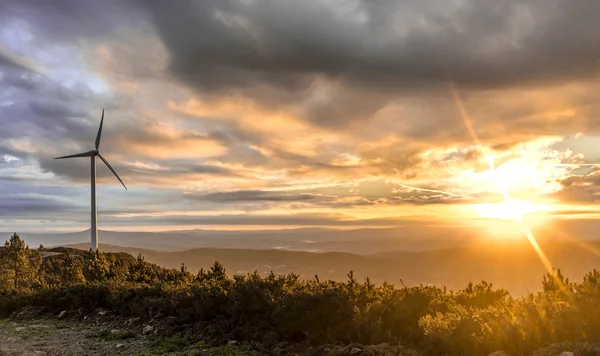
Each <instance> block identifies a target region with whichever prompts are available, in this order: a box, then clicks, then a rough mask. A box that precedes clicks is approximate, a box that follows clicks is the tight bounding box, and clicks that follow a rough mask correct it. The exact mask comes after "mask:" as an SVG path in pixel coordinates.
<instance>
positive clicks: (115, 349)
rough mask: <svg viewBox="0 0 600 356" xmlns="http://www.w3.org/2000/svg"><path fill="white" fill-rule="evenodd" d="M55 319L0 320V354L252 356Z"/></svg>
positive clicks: (236, 350) (232, 348)
mask: <svg viewBox="0 0 600 356" xmlns="http://www.w3.org/2000/svg"><path fill="white" fill-rule="evenodd" d="M115 326H117V327H118V325H114V324H113V325H108V328H107V324H105V323H104V324H102V323H96V324H94V323H93V322H90V323H80V322H76V321H69V320H58V319H56V318H48V319H32V320H16V321H15V320H11V319H3V320H0V356H35V355H37V356H80V355H81V356H83V355H86V356H87V355H90V356H100V355H102V356H105V355H106V356H109V355H126V356H133V355H136V356H138V355H139V356H141V355H169V356H188V355H190V356H191V355H197V356H213V355H214V356H238V355H239V356H242V355H247V356H251V355H253V353H250V352H245V351H242V350H240V349H239V348H237V347H235V346H232V345H225V346H221V347H216V348H211V347H208V346H206V345H203V344H202V343H196V344H193V345H190V344H189V343H187V342H186V340H184V339H181V338H162V339H161V338H158V337H156V336H149V335H148V336H146V335H143V333H142V332H141V330H139V328H137V329H127V328H120V329H114V327H115Z"/></svg>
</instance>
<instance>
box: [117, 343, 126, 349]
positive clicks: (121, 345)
mask: <svg viewBox="0 0 600 356" xmlns="http://www.w3.org/2000/svg"><path fill="white" fill-rule="evenodd" d="M124 347H125V345H124V344H117V349H122V348H124Z"/></svg>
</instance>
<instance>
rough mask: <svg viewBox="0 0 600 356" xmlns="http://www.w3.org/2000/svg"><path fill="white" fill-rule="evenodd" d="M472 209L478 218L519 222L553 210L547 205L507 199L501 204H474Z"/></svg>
mask: <svg viewBox="0 0 600 356" xmlns="http://www.w3.org/2000/svg"><path fill="white" fill-rule="evenodd" d="M472 207H473V208H474V209H475V211H476V212H477V214H478V215H479V216H480V217H484V218H490V219H502V220H519V219H521V218H522V217H523V216H526V215H531V214H534V213H541V212H547V211H551V210H554V208H553V207H551V206H549V205H542V204H535V203H532V202H527V201H522V200H517V199H508V200H506V201H504V202H501V203H489V204H474V205H472Z"/></svg>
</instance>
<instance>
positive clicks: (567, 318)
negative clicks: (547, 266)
mask: <svg viewBox="0 0 600 356" xmlns="http://www.w3.org/2000/svg"><path fill="white" fill-rule="evenodd" d="M49 253H54V254H53V255H50V256H47V255H48V254H49ZM542 284H543V291H542V292H539V293H537V294H530V295H528V296H526V297H523V298H518V299H517V298H513V297H511V296H510V295H509V294H508V293H507V292H506V291H505V290H499V289H494V288H493V286H492V285H491V284H489V283H487V282H481V283H478V284H469V285H468V286H467V287H466V288H464V289H462V290H459V291H456V292H452V291H448V290H446V289H441V288H437V287H432V286H414V287H402V288H397V287H395V286H393V285H391V284H387V283H384V284H381V285H375V284H373V283H371V281H370V280H369V279H367V280H365V281H364V282H361V281H357V280H356V279H355V278H354V275H353V274H352V272H350V273H349V274H348V280H347V281H346V282H334V281H322V280H320V279H319V278H318V277H315V278H314V279H312V280H302V279H300V278H299V277H298V276H296V275H293V274H290V275H275V274H270V275H268V276H266V277H262V276H260V275H259V274H258V273H254V274H248V275H245V276H234V277H230V276H228V275H227V274H226V273H225V269H224V268H223V266H222V265H220V264H219V263H218V262H215V264H214V266H213V267H212V268H211V269H210V270H200V271H199V272H198V273H196V274H194V273H191V272H189V271H187V269H186V268H185V266H182V267H181V269H166V268H162V267H160V266H157V265H154V264H150V263H148V262H145V261H144V258H143V257H141V256H138V257H137V258H134V257H132V256H130V255H126V254H108V253H103V252H97V253H92V252H86V251H80V250H72V249H51V250H48V249H43V248H42V249H37V250H34V249H29V248H28V247H27V246H26V245H25V243H24V242H23V241H22V240H21V239H20V238H19V236H18V235H17V234H14V235H13V236H11V237H10V240H9V241H7V242H6V243H5V245H4V247H2V248H0V319H1V318H4V317H7V316H9V315H10V314H11V313H13V312H14V311H16V310H19V309H20V308H23V307H25V306H35V307H40V308H43V310H44V311H46V312H48V313H58V312H60V311H62V310H68V309H79V310H83V311H92V310H95V309H97V308H105V309H109V310H112V311H114V312H116V313H119V314H121V315H124V316H131V317H140V318H142V319H150V318H155V319H156V318H161V317H164V318H169V319H170V320H173V322H174V324H175V329H176V330H177V328H179V330H193V331H194V332H195V333H197V335H198V339H197V340H190V339H189V334H188V335H187V336H186V337H188V339H187V340H185V339H181V338H180V337H177V336H175V337H174V338H172V339H165V340H159V341H157V342H159V343H160V344H161V347H163V348H164V349H170V348H173V347H179V346H180V345H182V344H185V345H188V344H190V343H193V342H195V341H198V340H200V338H201V337H202V338H204V339H206V340H211V341H212V342H215V343H221V344H226V343H227V341H228V340H232V339H234V340H239V341H244V340H247V341H257V340H260V341H261V342H262V343H263V344H265V345H275V344H277V343H280V342H283V341H286V342H288V343H300V342H307V343H311V344H313V345H323V344H350V343H360V344H367V345H368V344H380V343H389V344H390V345H398V344H402V345H404V346H407V347H410V348H413V349H415V350H418V351H420V352H422V353H423V354H426V355H442V354H450V355H465V354H468V355H487V354H489V353H491V352H493V351H496V350H504V351H506V352H508V353H509V354H511V355H512V354H514V355H522V354H530V353H531V352H532V351H533V350H536V349H539V348H542V347H545V346H548V345H550V344H552V343H557V342H581V341H598V340H600V328H598V327H597V326H598V325H600V307H599V306H600V272H598V271H596V270H594V271H591V272H590V273H588V274H586V275H585V277H584V279H583V281H582V282H581V283H573V282H570V281H569V280H568V279H567V278H565V277H564V276H563V275H562V274H561V273H560V271H556V272H555V273H552V274H548V275H547V276H545V277H544V278H543V280H542ZM127 336H128V335H126V334H123V335H120V334H113V335H109V334H108V333H107V334H106V335H105V337H115V338H121V337H127ZM200 336H201V337H200Z"/></svg>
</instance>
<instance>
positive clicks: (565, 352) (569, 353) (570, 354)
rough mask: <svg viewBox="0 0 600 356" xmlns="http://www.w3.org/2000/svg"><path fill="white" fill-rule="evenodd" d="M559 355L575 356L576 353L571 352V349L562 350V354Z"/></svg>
mask: <svg viewBox="0 0 600 356" xmlns="http://www.w3.org/2000/svg"><path fill="white" fill-rule="evenodd" d="M558 356H575V353H574V352H571V351H564V352H561V353H560V355H558Z"/></svg>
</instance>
